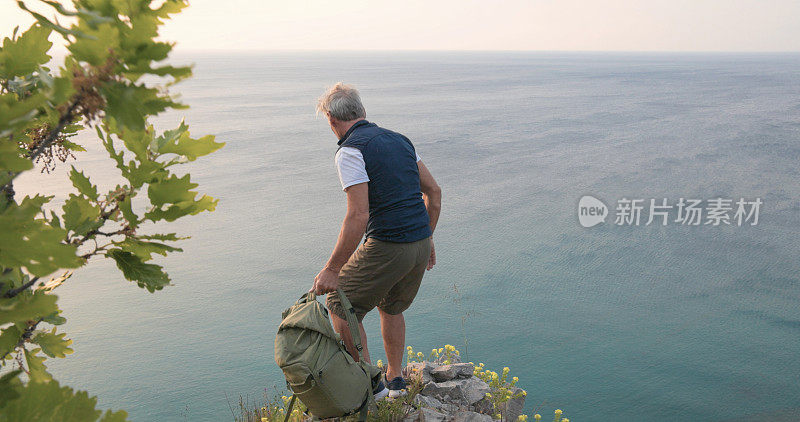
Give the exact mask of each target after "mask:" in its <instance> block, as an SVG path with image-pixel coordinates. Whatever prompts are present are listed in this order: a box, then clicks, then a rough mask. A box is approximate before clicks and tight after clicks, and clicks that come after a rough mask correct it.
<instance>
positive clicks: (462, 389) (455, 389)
mask: <svg viewBox="0 0 800 422" xmlns="http://www.w3.org/2000/svg"><path fill="white" fill-rule="evenodd" d="M489 391H490V390H489V385H488V384H486V383H485V382H483V381H482V380H480V379H479V378H478V377H476V376H472V377H470V378H463V379H454V380H450V381H444V382H429V383H427V384H425V387H424V388H423V389H422V394H424V395H426V396H433V397H435V398H436V399H438V400H440V401H443V402H454V403H459V404H462V405H465V406H469V405H471V404H473V403H475V402H477V401H479V400H480V399H482V398H484V397H485V396H486V393H488V392H489Z"/></svg>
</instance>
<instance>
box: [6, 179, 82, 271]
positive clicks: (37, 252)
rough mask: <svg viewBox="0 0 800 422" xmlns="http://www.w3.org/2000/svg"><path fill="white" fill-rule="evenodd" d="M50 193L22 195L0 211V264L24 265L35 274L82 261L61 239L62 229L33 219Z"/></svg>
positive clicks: (72, 266)
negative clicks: (46, 194) (46, 195)
mask: <svg viewBox="0 0 800 422" xmlns="http://www.w3.org/2000/svg"><path fill="white" fill-rule="evenodd" d="M50 198H51V197H44V196H39V195H37V196H34V197H32V198H31V197H25V198H24V199H23V200H22V202H21V203H19V204H15V203H9V204H8V206H7V207H6V208H5V209H4V210H2V211H0V227H2V230H0V266H2V267H4V268H17V267H25V268H26V269H27V270H28V272H30V273H32V274H33V275H36V276H46V275H48V274H50V273H52V272H53V271H57V270H58V269H60V268H76V267H79V266H81V265H82V264H83V262H82V260H81V259H80V258H79V257H78V256H76V251H77V248H76V247H75V246H74V245H68V244H65V243H63V240H64V238H65V237H66V235H67V232H66V230H64V229H61V228H58V227H53V226H51V225H50V224H48V222H47V221H46V220H43V219H37V218H36V215H37V214H41V212H42V205H44V203H46V202H47V201H49V200H50Z"/></svg>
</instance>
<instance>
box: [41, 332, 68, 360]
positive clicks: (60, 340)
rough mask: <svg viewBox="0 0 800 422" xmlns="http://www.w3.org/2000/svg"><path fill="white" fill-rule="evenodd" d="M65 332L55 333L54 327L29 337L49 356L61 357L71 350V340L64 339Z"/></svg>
mask: <svg viewBox="0 0 800 422" xmlns="http://www.w3.org/2000/svg"><path fill="white" fill-rule="evenodd" d="M66 335H67V334H66V333H61V334H56V329H55V328H53V329H52V330H51V331H39V332H37V333H36V335H35V336H33V338H32V339H31V340H32V341H33V342H34V343H36V344H38V345H39V347H41V348H42V352H44V354H46V355H47V356H50V357H51V358H63V357H66V356H67V355H69V354H71V353H72V352H73V350H72V349H71V348H70V347H69V346H70V345H71V344H72V340H70V339H65V338H64V337H65V336H66Z"/></svg>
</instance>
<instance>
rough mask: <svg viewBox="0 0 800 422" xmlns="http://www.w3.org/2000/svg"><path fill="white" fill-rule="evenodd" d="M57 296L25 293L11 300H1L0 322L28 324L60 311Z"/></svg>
mask: <svg viewBox="0 0 800 422" xmlns="http://www.w3.org/2000/svg"><path fill="white" fill-rule="evenodd" d="M56 299H57V298H56V296H54V295H48V294H45V293H43V292H36V293H30V292H29V291H28V292H24V293H20V294H19V295H17V296H14V297H11V298H0V321H2V322H3V323H7V322H12V323H20V324H22V323H26V322H27V321H35V320H38V319H40V318H43V317H46V316H49V315H52V314H53V313H54V312H56V311H58V306H56Z"/></svg>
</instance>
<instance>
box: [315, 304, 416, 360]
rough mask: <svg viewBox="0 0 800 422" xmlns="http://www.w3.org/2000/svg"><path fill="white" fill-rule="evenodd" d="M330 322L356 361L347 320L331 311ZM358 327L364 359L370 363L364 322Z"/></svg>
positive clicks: (356, 351)
mask: <svg viewBox="0 0 800 422" xmlns="http://www.w3.org/2000/svg"><path fill="white" fill-rule="evenodd" d="M330 316H331V322H332V323H333V329H334V330H336V332H337V333H339V335H340V336H342V340H344V346H345V347H346V348H347V351H348V352H349V353H350V356H352V357H353V359H355V361H356V362H358V360H359V359H358V350H356V344H355V343H354V342H353V336H351V335H350V328H349V327H348V326H347V320H344V319H342V318H339V317H338V316H337V315H336V314H334V313H333V312H331V313H330ZM358 329H359V331H360V332H361V347H363V348H364V350H363V352H364V360H365V361H367V362H369V363H372V360H370V358H369V349H368V348H367V333H366V332H364V324H362V323H360V322H359V323H358ZM401 347H402V346H401Z"/></svg>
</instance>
